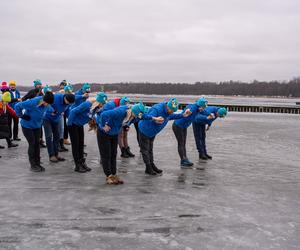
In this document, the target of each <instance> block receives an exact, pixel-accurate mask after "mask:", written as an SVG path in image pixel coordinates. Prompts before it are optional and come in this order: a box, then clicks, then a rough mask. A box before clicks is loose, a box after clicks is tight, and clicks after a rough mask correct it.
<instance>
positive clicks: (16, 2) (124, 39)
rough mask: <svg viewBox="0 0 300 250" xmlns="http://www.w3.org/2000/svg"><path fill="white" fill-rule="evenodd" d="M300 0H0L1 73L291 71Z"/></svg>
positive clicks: (49, 78) (180, 77)
mask: <svg viewBox="0 0 300 250" xmlns="http://www.w3.org/2000/svg"><path fill="white" fill-rule="evenodd" d="M299 13H300V1H298V0H265V1H262V0H226V1H225V0H105V1H104V0H81V1H79V0H1V1H0V81H4V80H5V81H9V80H11V79H14V80H16V81H17V83H18V84H20V85H30V84H32V80H34V79H35V78H40V79H41V80H42V81H43V82H45V83H49V84H55V83H58V82H60V81H61V80H62V79H67V80H69V81H70V82H71V83H75V82H99V83H107V82H119V81H136V82H137V81H151V82H165V81H167V82H191V83H193V82H195V81H222V80H231V79H232V80H241V81H251V80H253V79H258V80H274V79H276V80H277V79H278V80H289V79H291V78H292V77H294V76H300V32H299V31H300V14H299Z"/></svg>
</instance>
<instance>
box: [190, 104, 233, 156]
mask: <svg viewBox="0 0 300 250" xmlns="http://www.w3.org/2000/svg"><path fill="white" fill-rule="evenodd" d="M226 115H227V109H226V108H222V107H215V106H209V107H207V108H206V109H205V110H204V111H202V112H200V113H198V114H197V115H196V117H195V119H194V121H193V132H194V138H195V142H196V146H197V150H198V152H199V159H201V160H211V159H212V156H210V155H209V154H207V150H206V131H207V130H208V129H209V128H210V126H211V124H212V123H213V122H214V121H215V120H216V119H217V118H218V117H220V118H224V117H225V116H226Z"/></svg>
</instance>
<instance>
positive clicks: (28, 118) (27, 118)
mask: <svg viewBox="0 0 300 250" xmlns="http://www.w3.org/2000/svg"><path fill="white" fill-rule="evenodd" d="M21 118H22V119H23V120H25V121H30V120H31V116H30V115H22V116H21Z"/></svg>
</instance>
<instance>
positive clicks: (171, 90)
mask: <svg viewBox="0 0 300 250" xmlns="http://www.w3.org/2000/svg"><path fill="white" fill-rule="evenodd" d="M81 86H82V84H81V83H78V84H73V87H74V89H75V90H77V89H79V88H80V87H81ZM57 89H58V86H53V90H57ZM23 90H24V89H23ZM92 91H93V92H94V91H107V92H111V91H113V92H116V93H121V94H123V93H128V94H160V95H166V94H180V95H247V96H287V97H300V77H297V78H293V79H292V80H290V81H288V82H279V81H271V82H265V81H257V80H254V81H253V82H251V83H246V82H240V81H228V82H219V83H216V82H196V83H194V84H189V83H150V82H139V83H137V82H134V83H133V82H122V83H109V84H99V83H93V84H92Z"/></svg>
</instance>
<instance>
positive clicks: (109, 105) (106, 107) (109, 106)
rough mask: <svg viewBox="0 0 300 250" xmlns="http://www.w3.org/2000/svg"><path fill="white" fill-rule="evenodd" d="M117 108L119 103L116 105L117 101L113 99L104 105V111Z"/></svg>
mask: <svg viewBox="0 0 300 250" xmlns="http://www.w3.org/2000/svg"><path fill="white" fill-rule="evenodd" d="M115 108H117V105H116V103H115V101H114V100H112V101H109V102H107V103H105V105H104V106H103V111H107V110H112V109H115Z"/></svg>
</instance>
